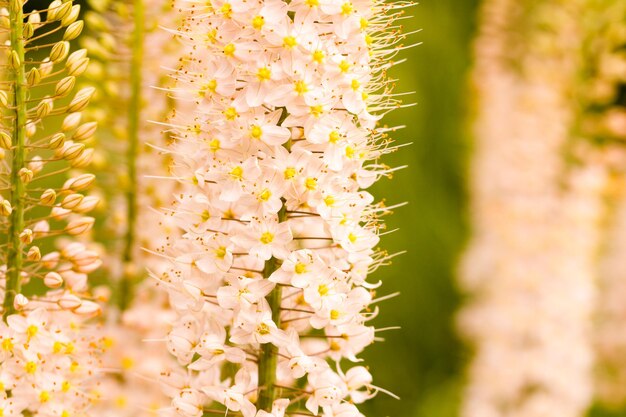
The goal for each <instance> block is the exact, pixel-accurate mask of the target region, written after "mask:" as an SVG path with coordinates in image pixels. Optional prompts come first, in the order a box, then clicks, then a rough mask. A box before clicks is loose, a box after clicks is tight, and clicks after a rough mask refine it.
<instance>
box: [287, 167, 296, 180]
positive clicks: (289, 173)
mask: <svg viewBox="0 0 626 417" xmlns="http://www.w3.org/2000/svg"><path fill="white" fill-rule="evenodd" d="M295 176H296V169H295V168H291V167H289V168H287V169H285V179H286V180H290V179H292V178H293V177H295Z"/></svg>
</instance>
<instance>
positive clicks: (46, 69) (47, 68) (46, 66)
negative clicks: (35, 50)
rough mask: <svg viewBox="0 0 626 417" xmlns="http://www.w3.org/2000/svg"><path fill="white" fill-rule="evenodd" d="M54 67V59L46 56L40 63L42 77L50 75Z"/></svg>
mask: <svg viewBox="0 0 626 417" xmlns="http://www.w3.org/2000/svg"><path fill="white" fill-rule="evenodd" d="M53 68H54V64H53V63H52V61H50V58H48V57H46V58H45V59H44V60H43V62H42V63H41V64H40V65H39V73H40V74H41V78H45V77H47V76H49V75H50V73H51V72H52V69H53Z"/></svg>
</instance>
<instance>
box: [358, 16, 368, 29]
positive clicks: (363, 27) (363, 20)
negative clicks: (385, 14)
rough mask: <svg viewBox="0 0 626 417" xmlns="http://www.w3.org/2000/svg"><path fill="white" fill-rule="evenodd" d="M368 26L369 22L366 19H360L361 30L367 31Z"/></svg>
mask: <svg viewBox="0 0 626 417" xmlns="http://www.w3.org/2000/svg"><path fill="white" fill-rule="evenodd" d="M369 25H370V22H369V21H368V20H367V19H366V18H364V17H362V18H361V22H360V26H361V30H365V29H367V28H368V27H369Z"/></svg>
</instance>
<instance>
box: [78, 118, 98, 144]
mask: <svg viewBox="0 0 626 417" xmlns="http://www.w3.org/2000/svg"><path fill="white" fill-rule="evenodd" d="M97 128H98V123H96V122H88V123H84V124H82V125H80V126H79V127H78V129H76V132H75V133H74V136H72V139H73V140H74V141H76V142H82V141H85V140H87V139H89V138H90V137H92V136H93V135H94V133H96V129H97Z"/></svg>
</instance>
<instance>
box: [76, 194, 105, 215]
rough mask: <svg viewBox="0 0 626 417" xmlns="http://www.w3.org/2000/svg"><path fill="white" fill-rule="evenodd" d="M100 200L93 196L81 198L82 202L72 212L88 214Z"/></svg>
mask: <svg viewBox="0 0 626 417" xmlns="http://www.w3.org/2000/svg"><path fill="white" fill-rule="evenodd" d="M99 202H100V199H99V198H98V197H95V196H87V197H85V198H83V201H81V202H80V204H79V205H78V207H75V208H74V212H76V213H89V212H90V211H91V210H93V209H95V208H96V206H97V205H98V203H99Z"/></svg>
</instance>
